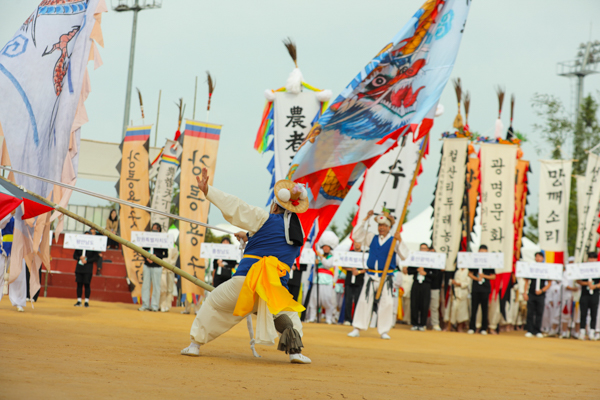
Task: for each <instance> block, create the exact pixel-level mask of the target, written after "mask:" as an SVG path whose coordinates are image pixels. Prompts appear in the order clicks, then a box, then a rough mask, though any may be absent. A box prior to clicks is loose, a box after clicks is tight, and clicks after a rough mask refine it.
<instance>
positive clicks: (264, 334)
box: [181, 168, 311, 364]
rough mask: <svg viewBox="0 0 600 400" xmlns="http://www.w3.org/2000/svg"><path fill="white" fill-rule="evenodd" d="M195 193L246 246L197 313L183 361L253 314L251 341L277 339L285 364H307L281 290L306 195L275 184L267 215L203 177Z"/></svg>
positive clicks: (293, 311) (300, 239)
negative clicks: (285, 356)
mask: <svg viewBox="0 0 600 400" xmlns="http://www.w3.org/2000/svg"><path fill="white" fill-rule="evenodd" d="M196 180H197V183H198V187H199V189H200V190H201V191H202V192H203V193H204V196H205V197H206V199H207V200H208V201H210V202H211V203H212V204H214V205H215V206H216V207H217V208H218V209H219V210H220V211H221V213H222V214H223V217H224V218H225V219H226V220H227V221H228V222H229V223H231V224H232V225H235V226H238V227H240V228H241V229H246V230H247V231H248V233H246V232H238V233H237V234H236V235H235V236H236V237H237V238H238V239H239V240H241V241H243V242H247V244H246V248H245V250H244V256H243V258H242V260H241V261H240V264H239V266H238V268H237V270H236V272H235V274H234V276H233V278H231V279H230V280H228V281H227V282H225V283H224V284H222V285H220V286H219V287H218V288H216V289H215V290H213V291H212V292H211V294H210V296H208V298H207V299H206V301H205V302H204V303H203V304H202V307H200V310H199V311H198V314H197V315H196V318H195V319H194V323H193V324H192V328H191V330H190V337H191V343H190V345H189V346H188V347H186V348H185V349H183V350H181V354H182V355H185V356H196V357H197V356H199V355H200V346H202V345H205V344H207V343H209V342H211V341H212V340H214V339H216V338H218V337H219V336H221V335H222V334H224V333H225V332H227V331H228V330H230V329H231V328H232V327H233V326H235V325H236V324H237V323H239V322H240V321H242V320H245V319H246V316H247V315H249V314H250V313H253V312H256V313H257V327H256V341H257V343H259V344H274V341H275V338H276V337H277V332H279V333H280V334H281V337H280V339H279V345H278V350H281V351H285V353H286V354H288V353H289V358H290V362H292V363H297V364H310V363H311V360H310V359H309V358H308V357H306V356H304V355H303V354H302V348H303V347H304V345H303V344H302V339H301V337H302V322H300V318H299V316H298V313H299V312H301V311H303V310H304V307H302V305H301V304H299V303H297V302H296V301H295V300H294V299H293V296H292V295H291V294H290V292H289V290H288V288H287V282H288V280H289V276H290V275H289V273H290V265H292V264H293V262H294V260H295V259H296V258H298V257H299V256H300V249H301V247H302V245H303V244H304V232H303V230H302V225H301V224H300V219H299V218H298V215H297V213H303V212H305V211H306V210H307V209H308V194H307V192H306V189H305V188H304V187H303V186H302V185H299V184H297V183H294V182H292V181H289V180H280V181H278V182H276V183H275V187H274V190H273V191H274V195H275V199H274V201H273V203H272V204H271V210H270V211H271V212H270V213H267V212H265V211H264V210H263V209H262V208H260V207H253V206H250V205H248V204H247V203H245V202H243V201H242V200H240V199H239V198H237V197H235V196H231V195H228V194H226V193H223V192H222V191H220V190H218V189H216V188H214V187H212V186H209V185H208V171H207V170H206V168H203V169H202V177H201V178H200V176H197V177H196Z"/></svg>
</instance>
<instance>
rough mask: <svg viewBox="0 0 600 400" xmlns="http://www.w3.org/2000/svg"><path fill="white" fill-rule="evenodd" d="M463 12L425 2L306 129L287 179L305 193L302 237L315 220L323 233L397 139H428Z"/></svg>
mask: <svg viewBox="0 0 600 400" xmlns="http://www.w3.org/2000/svg"><path fill="white" fill-rule="evenodd" d="M468 11H469V2H465V1H455V0H446V1H444V0H429V1H426V2H425V4H423V6H421V8H420V9H419V10H418V11H417V12H416V13H415V14H414V16H413V17H412V18H411V19H410V21H409V22H408V23H407V24H406V25H405V26H404V28H402V30H401V31H400V32H399V33H398V34H397V35H396V36H395V37H394V38H393V39H392V41H391V42H390V43H388V44H387V45H386V46H385V47H384V48H383V50H381V51H380V52H379V53H378V54H377V55H376V56H375V58H374V59H373V60H371V61H370V62H369V64H368V65H367V66H366V67H365V68H363V70H362V71H360V72H359V73H358V75H357V76H356V77H355V78H354V79H353V80H352V82H350V84H349V85H348V86H347V87H346V88H345V89H344V90H343V91H342V93H341V94H340V95H339V96H338V97H337V98H336V99H335V100H334V101H333V102H332V104H331V105H330V106H329V108H328V109H327V111H326V112H325V113H323V115H322V116H321V118H320V119H319V121H318V122H317V123H316V124H315V125H314V126H313V127H312V129H311V130H310V132H309V134H308V136H307V138H306V140H305V142H304V143H303V144H302V146H301V147H300V149H299V150H298V152H297V154H296V156H295V157H294V159H293V161H292V165H291V167H290V171H289V173H288V177H289V178H290V179H293V180H294V181H296V182H300V183H303V184H306V185H307V186H308V187H309V189H310V190H309V192H310V193H311V197H310V200H311V201H310V208H309V210H308V211H307V212H306V213H304V214H301V216H300V217H301V222H302V225H303V227H304V230H305V231H307V232H308V230H310V229H311V226H312V225H313V222H314V221H315V219H316V218H317V217H318V221H317V224H318V231H319V232H323V231H324V230H325V228H326V226H327V225H328V224H329V222H330V221H331V219H332V218H333V215H334V214H335V212H336V210H337V209H338V207H339V205H340V203H341V202H342V201H343V200H344V198H345V197H346V195H347V194H348V191H349V190H350V188H351V187H352V185H354V183H355V182H356V180H357V179H358V177H360V175H361V174H362V173H363V172H364V171H365V169H366V168H369V167H370V166H371V165H373V163H374V162H375V161H377V159H378V158H379V157H380V156H381V155H382V154H384V153H386V152H387V151H388V150H390V149H391V148H392V147H394V146H396V145H397V140H398V138H399V137H400V136H401V135H407V134H408V133H409V132H413V134H414V136H415V140H417V139H419V138H421V137H423V136H425V135H426V134H427V133H428V132H429V130H430V129H431V126H432V125H433V117H434V114H435V110H436V107H437V103H438V100H439V98H440V96H441V94H442V91H443V90H444V87H445V86H446V83H447V82H448V79H449V78H450V73H451V72H452V68H453V66H454V61H455V60H456V56H457V53H458V48H459V45H460V41H461V39H462V34H463V31H464V27H465V24H466V20H467V14H468Z"/></svg>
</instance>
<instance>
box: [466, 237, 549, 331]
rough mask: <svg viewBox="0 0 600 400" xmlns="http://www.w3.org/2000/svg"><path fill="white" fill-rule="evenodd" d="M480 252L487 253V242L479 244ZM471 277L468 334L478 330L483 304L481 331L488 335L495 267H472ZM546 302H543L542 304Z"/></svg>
mask: <svg viewBox="0 0 600 400" xmlns="http://www.w3.org/2000/svg"><path fill="white" fill-rule="evenodd" d="M479 252H480V253H487V252H488V248H487V246H486V245H485V244H482V245H481V246H479ZM469 278H471V279H473V285H472V287H471V323H470V324H469V331H468V332H467V333H468V334H470V335H472V334H474V333H475V331H476V330H477V310H478V309H479V306H481V331H480V332H479V333H481V334H482V335H487V329H488V303H489V299H490V293H491V292H492V285H491V284H490V280H494V279H496V272H495V271H494V270H493V269H489V268H486V269H479V270H476V269H472V270H469ZM543 304H544V303H543V302H542V305H543Z"/></svg>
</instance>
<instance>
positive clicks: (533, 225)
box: [525, 213, 539, 243]
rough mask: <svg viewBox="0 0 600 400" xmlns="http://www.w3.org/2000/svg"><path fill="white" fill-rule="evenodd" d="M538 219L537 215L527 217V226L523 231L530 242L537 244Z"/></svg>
mask: <svg viewBox="0 0 600 400" xmlns="http://www.w3.org/2000/svg"><path fill="white" fill-rule="evenodd" d="M538 217H539V214H538V213H535V214H532V215H529V216H528V217H527V224H526V229H525V237H526V238H527V239H529V240H531V241H532V242H533V243H537V242H538V240H539V236H538V235H539V234H538Z"/></svg>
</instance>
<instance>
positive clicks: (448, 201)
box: [432, 138, 469, 271]
mask: <svg viewBox="0 0 600 400" xmlns="http://www.w3.org/2000/svg"><path fill="white" fill-rule="evenodd" d="M468 145H469V139H467V138H464V139H444V147H443V152H442V159H441V161H440V172H439V174H438V181H437V186H436V189H435V204H434V208H433V236H432V237H433V248H434V249H435V250H436V251H439V252H442V253H446V255H447V257H446V271H454V270H455V269H456V267H455V264H454V260H456V254H457V253H458V248H459V246H460V240H461V235H462V226H463V221H462V218H461V216H462V211H463V210H462V205H463V200H464V196H465V179H466V169H467V146H468Z"/></svg>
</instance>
